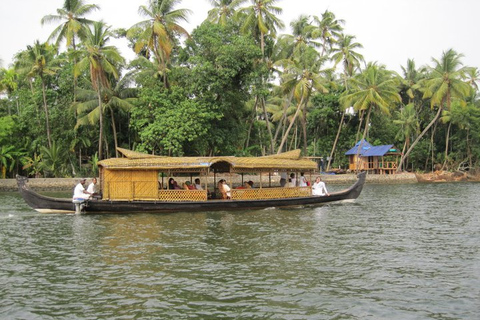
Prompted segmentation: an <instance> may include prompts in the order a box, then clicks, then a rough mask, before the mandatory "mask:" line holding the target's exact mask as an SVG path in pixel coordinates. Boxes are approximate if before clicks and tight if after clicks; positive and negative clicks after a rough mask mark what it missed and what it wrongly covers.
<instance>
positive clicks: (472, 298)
mask: <svg viewBox="0 0 480 320" xmlns="http://www.w3.org/2000/svg"><path fill="white" fill-rule="evenodd" d="M479 191H480V185H478V184H466V183H465V184H442V185H420V184H419V185H392V186H384V185H381V186H380V185H379V186H376V185H367V186H365V188H364V192H363V194H362V195H361V197H360V199H358V200H357V201H356V202H354V203H346V204H330V205H326V206H322V207H317V208H304V209H294V210H293V209H292V210H286V209H282V210H278V209H274V208H270V209H266V210H255V211H243V212H233V213H232V212H192V213H187V212H185V213H179V214H163V215H162V214H157V215H156V214H122V215H113V214H112V215H80V216H79V215H47V214H38V213H36V212H34V211H33V210H31V209H29V208H28V207H27V206H26V205H25V204H24V202H23V200H21V199H20V198H19V197H18V196H17V195H16V194H14V193H11V194H10V193H7V194H5V193H4V194H0V200H1V201H0V203H1V204H0V240H1V247H0V264H1V265H2V268H0V283H1V286H0V315H1V316H0V318H2V319H3V318H5V319H72V318H80V319H88V318H91V319H121V318H126V319H144V318H147V319H148V318H162V319H187V318H197V319H217V318H221V319H366V318H367V319H386V318H388V319H425V318H436V319H476V318H477V316H478V310H480V305H479V303H478V297H479V296H480V289H479V288H480V276H479V275H480V254H479V253H480V252H479V247H480V241H479V240H480V210H479V209H480V204H479V202H478V200H477V199H476V194H478V192H479Z"/></svg>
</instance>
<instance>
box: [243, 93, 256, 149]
mask: <svg viewBox="0 0 480 320" xmlns="http://www.w3.org/2000/svg"><path fill="white" fill-rule="evenodd" d="M257 104H258V96H257V97H255V105H254V106H253V109H252V116H251V122H250V125H249V126H248V131H247V140H246V141H245V149H248V147H249V146H250V134H251V132H252V127H253V123H254V122H255V115H256V114H257Z"/></svg>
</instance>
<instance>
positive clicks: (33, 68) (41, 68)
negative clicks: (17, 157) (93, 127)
mask: <svg viewBox="0 0 480 320" xmlns="http://www.w3.org/2000/svg"><path fill="white" fill-rule="evenodd" d="M56 53H57V49H56V47H54V46H52V45H49V44H48V43H43V44H40V42H39V41H38V40H37V41H36V42H35V44H34V45H33V46H27V50H26V51H23V52H20V53H19V54H17V56H16V63H15V68H16V70H17V71H18V72H19V73H22V74H26V76H27V77H28V78H30V79H34V78H39V79H40V82H41V85H42V97H43V109H44V111H45V125H46V131H47V141H48V146H49V147H51V145H52V140H51V137H50V136H51V134H50V121H49V111H48V104H47V95H46V90H47V88H46V77H47V76H51V75H54V74H55V73H56V72H57V71H58V70H59V67H58V66H57V65H58V64H59V63H60V62H61V61H60V60H59V59H56V58H55V55H56Z"/></svg>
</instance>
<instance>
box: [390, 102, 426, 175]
mask: <svg viewBox="0 0 480 320" xmlns="http://www.w3.org/2000/svg"><path fill="white" fill-rule="evenodd" d="M396 118H397V119H395V120H393V123H395V124H398V125H400V126H401V127H402V130H399V131H398V134H397V136H396V138H397V139H403V140H404V141H405V142H404V144H403V149H402V157H401V158H400V164H401V166H404V162H405V160H406V159H405V157H404V156H403V155H404V154H405V150H407V148H408V147H409V146H410V139H411V137H412V135H413V134H418V132H419V130H420V123H419V121H418V117H417V112H416V110H415V105H414V104H413V103H409V104H407V105H406V106H405V107H404V108H403V109H401V110H400V111H397V117H396Z"/></svg>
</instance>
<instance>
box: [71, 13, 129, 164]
mask: <svg viewBox="0 0 480 320" xmlns="http://www.w3.org/2000/svg"><path fill="white" fill-rule="evenodd" d="M111 35H112V33H111V32H110V29H109V27H107V26H106V25H105V24H104V23H103V22H101V21H100V22H95V23H94V24H93V30H91V29H87V32H86V38H85V42H84V48H83V49H82V50H81V51H80V55H81V57H82V59H81V60H80V61H79V62H78V64H77V66H76V68H75V72H74V73H75V74H76V75H78V74H79V73H80V71H81V70H85V69H87V68H89V71H90V80H91V82H92V87H93V89H94V90H95V92H96V93H97V99H98V106H100V110H103V107H102V94H103V93H104V91H105V90H106V89H108V88H109V87H110V83H109V79H108V76H109V75H111V76H113V77H114V78H115V79H118V77H119V67H120V66H121V65H122V64H123V63H124V62H125V60H124V58H123V57H122V56H121V55H120V52H119V51H118V49H117V48H116V47H114V46H107V45H106V44H107V42H108V40H109V39H110V36H111ZM98 119H99V139H98V157H99V159H100V160H101V159H103V157H102V156H103V148H102V141H103V112H99V117H98Z"/></svg>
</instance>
